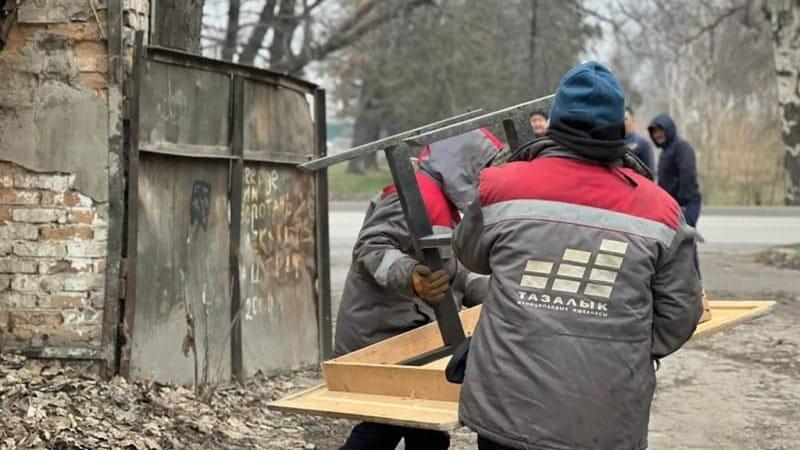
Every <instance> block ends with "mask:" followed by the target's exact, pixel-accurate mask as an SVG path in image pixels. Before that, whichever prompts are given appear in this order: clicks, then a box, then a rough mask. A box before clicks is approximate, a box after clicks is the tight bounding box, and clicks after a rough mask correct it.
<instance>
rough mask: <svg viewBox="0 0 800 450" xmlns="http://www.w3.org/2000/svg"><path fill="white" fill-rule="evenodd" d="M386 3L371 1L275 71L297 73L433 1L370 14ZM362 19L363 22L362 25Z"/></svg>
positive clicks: (412, 1) (419, 0)
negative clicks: (325, 38) (402, 13)
mask: <svg viewBox="0 0 800 450" xmlns="http://www.w3.org/2000/svg"><path fill="white" fill-rule="evenodd" d="M379 3H380V4H383V5H385V4H386V3H388V2H385V1H380V0H372V1H370V2H368V3H366V4H364V5H363V6H362V7H361V8H359V9H358V10H357V11H356V12H355V13H354V14H353V16H352V17H351V18H350V19H348V20H346V21H345V22H344V23H343V24H342V25H340V26H339V27H338V28H337V30H336V31H335V32H334V33H333V34H332V35H331V36H330V37H329V38H328V39H327V40H326V41H325V42H323V43H322V44H318V45H311V46H310V47H309V49H308V51H307V52H303V53H301V54H300V55H298V56H297V57H295V58H294V59H292V60H291V61H289V62H288V64H286V65H278V66H276V67H275V69H276V70H284V71H286V72H288V73H298V72H300V71H301V70H302V69H303V67H305V66H306V64H308V63H309V62H311V61H315V60H319V59H322V58H324V57H325V56H327V55H328V54H330V53H333V52H336V51H338V50H341V49H342V48H344V47H347V46H349V45H351V44H353V43H354V42H356V41H358V40H359V39H361V38H362V37H363V36H364V35H366V34H368V33H369V32H371V31H374V30H376V29H378V28H379V27H380V26H382V25H383V24H385V23H387V22H389V21H391V20H392V19H393V18H394V17H395V16H396V15H398V14H400V13H401V12H404V11H411V10H413V9H416V8H418V7H420V6H423V5H432V4H433V0H408V1H405V2H403V4H402V5H400V6H397V7H394V8H390V9H388V10H386V11H384V12H383V13H376V14H374V15H372V16H371V17H369V18H368V16H370V13H371V12H372V11H373V10H374V9H375V8H376V7H377V6H378V4H379ZM362 19H364V20H365V21H364V22H363V23H362V22H361V21H362Z"/></svg>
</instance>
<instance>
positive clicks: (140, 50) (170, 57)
mask: <svg viewBox="0 0 800 450" xmlns="http://www.w3.org/2000/svg"><path fill="white" fill-rule="evenodd" d="M146 61H157V62H161V63H166V64H173V65H177V66H182V67H190V68H194V69H200V70H210V71H218V72H222V73H226V74H228V75H229V76H230V77H231V81H232V86H231V89H232V94H231V100H230V101H231V113H230V117H229V121H230V125H231V126H230V128H229V129H230V139H229V143H228V146H193V145H175V144H170V143H154V144H148V145H147V146H141V145H140V143H139V126H140V122H139V113H140V105H139V103H140V99H139V96H140V92H141V87H142V85H141V83H142V70H143V66H144V64H146ZM245 80H254V81H259V82H264V83H268V84H272V85H275V86H278V87H279V88H283V89H291V90H294V91H297V92H299V93H302V94H305V95H309V94H313V96H314V105H313V108H314V120H315V123H314V126H315V142H314V146H315V148H314V151H313V155H312V154H309V155H308V156H306V157H302V156H298V155H296V154H288V153H285V152H281V151H279V150H280V149H278V151H273V150H268V151H267V152H260V153H259V154H258V156H256V155H252V154H250V155H248V153H250V152H247V151H245V150H244V120H243V119H244V82H245ZM131 84H132V86H131V87H132V90H131V92H132V96H131V103H130V107H131V108H130V109H131V111H130V152H129V172H128V211H127V225H128V236H127V257H128V259H127V267H128V271H127V274H128V276H127V280H126V290H125V302H124V313H123V315H122V316H123V317H124V322H123V324H124V333H123V336H124V337H125V339H124V340H123V342H122V343H121V344H122V346H121V351H120V357H119V365H118V372H119V373H120V374H122V375H123V376H126V377H127V376H128V375H129V374H130V363H131V360H130V358H131V344H132V338H133V336H132V333H133V322H134V316H135V310H136V264H137V261H136V259H137V255H136V248H137V241H138V229H137V220H138V210H137V209H138V205H137V200H136V199H137V198H138V182H139V155H140V153H142V152H143V153H153V154H161V155H168V156H177V157H183V158H202V159H218V160H219V159H222V160H228V161H229V192H228V197H229V201H230V204H231V208H230V220H231V223H230V251H229V255H228V258H229V264H230V276H231V277H232V280H231V299H230V301H231V316H230V321H231V333H230V335H231V338H230V345H231V348H230V351H231V376H232V377H234V378H241V377H242V374H243V360H242V359H243V355H242V344H243V342H242V326H241V321H240V315H241V314H240V309H241V286H240V280H239V261H240V258H239V244H240V242H241V234H242V231H241V215H242V210H241V206H242V205H241V202H242V197H243V175H244V165H245V162H268V163H272V164H288V165H292V166H297V165H298V164H300V163H302V162H304V161H307V160H308V158H311V157H313V156H317V157H324V156H325V154H326V146H325V130H326V128H325V91H324V90H322V89H319V88H318V86H317V85H315V84H313V83H309V82H307V81H304V80H300V79H297V78H292V77H289V76H288V75H285V74H280V73H276V72H272V71H269V70H264V69H258V68H254V67H250V66H244V65H240V64H234V63H230V62H227V61H220V60H216V59H210V58H205V57H202V56H199V55H194V54H191V53H186V52H182V51H178V50H172V49H166V48H162V47H157V46H145V45H144V32H143V31H138V32H137V33H136V40H135V49H134V64H133V75H132V80H131ZM314 179H315V185H316V200H317V201H316V211H315V221H316V225H317V226H316V238H317V246H316V259H317V267H318V270H317V287H316V293H317V299H316V304H317V311H318V320H317V327H318V330H319V335H320V342H319V348H320V354H321V355H322V356H323V357H324V358H327V357H329V356H330V355H331V353H332V345H331V342H332V334H331V294H330V264H329V259H330V254H329V237H328V233H329V231H328V187H327V173H326V172H325V171H320V172H317V173H316V174H315V175H314Z"/></svg>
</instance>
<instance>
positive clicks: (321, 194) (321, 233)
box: [314, 89, 333, 360]
mask: <svg viewBox="0 0 800 450" xmlns="http://www.w3.org/2000/svg"><path fill="white" fill-rule="evenodd" d="M325 114H326V111H325V89H316V90H315V91H314V139H315V147H316V151H315V153H316V156H317V158H324V157H325V156H327V154H328V144H327V135H328V133H327V122H326V117H325ZM314 182H315V188H316V197H317V201H316V212H315V214H316V216H317V217H316V224H317V227H316V234H317V324H318V326H319V349H320V358H321V359H322V360H326V359H329V358H331V357H332V356H333V330H332V319H331V263H330V261H331V258H330V256H331V253H330V235H329V233H330V231H329V228H328V170H327V169H322V170H319V171H317V172H315V173H314Z"/></svg>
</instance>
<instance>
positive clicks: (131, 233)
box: [119, 30, 146, 378]
mask: <svg viewBox="0 0 800 450" xmlns="http://www.w3.org/2000/svg"><path fill="white" fill-rule="evenodd" d="M145 52H146V49H145V47H144V31H142V30H139V31H137V32H136V36H135V46H134V58H133V77H132V83H133V86H132V94H133V95H132V96H131V100H130V108H131V111H130V154H129V155H128V213H127V214H128V221H127V223H128V239H127V246H126V250H127V255H126V256H127V258H126V261H127V276H126V278H125V302H124V303H123V308H122V309H123V312H122V317H123V324H122V339H121V341H122V342H121V345H122V349H121V352H120V358H119V373H120V374H121V375H122V376H123V377H125V378H128V375H129V374H130V369H131V345H132V344H133V340H132V335H133V320H134V317H135V309H136V308H135V306H136V253H137V252H136V248H137V245H138V241H139V236H138V232H139V230H138V223H137V222H138V218H139V217H138V214H139V211H138V210H139V93H140V92H141V87H142V66H143V65H144V60H145Z"/></svg>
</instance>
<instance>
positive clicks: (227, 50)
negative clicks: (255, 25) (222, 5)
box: [222, 0, 239, 61]
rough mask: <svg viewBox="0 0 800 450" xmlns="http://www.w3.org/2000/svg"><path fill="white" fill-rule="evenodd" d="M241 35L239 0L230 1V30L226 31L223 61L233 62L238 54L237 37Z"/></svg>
mask: <svg viewBox="0 0 800 450" xmlns="http://www.w3.org/2000/svg"><path fill="white" fill-rule="evenodd" d="M238 35H239V0H230V5H229V6H228V28H227V30H225V43H224V45H223V46H222V59H224V60H226V61H233V55H234V54H236V37H237V36H238Z"/></svg>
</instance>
